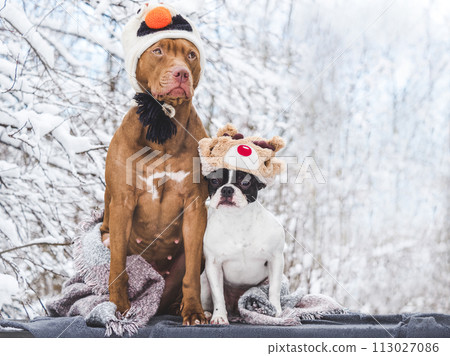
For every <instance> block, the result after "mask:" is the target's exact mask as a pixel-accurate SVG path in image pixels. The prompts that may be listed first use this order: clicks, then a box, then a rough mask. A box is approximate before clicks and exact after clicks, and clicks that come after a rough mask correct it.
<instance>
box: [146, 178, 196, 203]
mask: <svg viewBox="0 0 450 356" xmlns="http://www.w3.org/2000/svg"><path fill="white" fill-rule="evenodd" d="M188 175H189V172H185V171H176V172H166V171H162V172H156V173H154V174H150V175H149V176H147V178H144V177H142V176H138V177H139V179H140V180H142V181H144V182H145V183H146V185H147V187H146V189H147V192H148V193H152V199H153V200H155V199H157V198H159V193H158V190H157V187H156V186H155V184H154V180H155V179H160V178H163V180H162V181H160V182H159V185H158V186H160V185H162V184H164V183H165V182H167V180H168V179H171V180H174V181H175V182H177V183H181V182H182V181H183V180H184V179H185V178H186V177H187V176H188Z"/></svg>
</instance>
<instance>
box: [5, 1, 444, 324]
mask: <svg viewBox="0 0 450 356" xmlns="http://www.w3.org/2000/svg"><path fill="white" fill-rule="evenodd" d="M167 2H168V3H171V4H173V5H175V6H177V7H179V8H180V10H181V11H182V12H184V13H185V14H186V15H188V16H189V17H190V18H192V19H193V21H194V22H195V23H196V24H198V27H199V30H200V32H201V35H202V37H203V39H204V40H205V43H206V53H207V57H208V58H207V59H208V63H207V68H206V73H205V77H204V79H203V80H202V83H201V84H200V86H199V88H198V90H197V92H196V95H195V98H194V101H195V105H196V107H197V110H198V112H199V115H200V116H201V118H202V120H203V122H204V124H205V127H206V128H207V130H208V132H209V133H210V134H214V133H215V131H216V129H217V128H218V127H219V126H221V125H223V124H225V123H226V122H232V123H234V124H235V125H236V126H237V127H239V128H240V130H241V131H242V132H243V133H244V134H246V135H247V134H254V133H260V134H261V135H267V136H270V135H274V134H279V135H281V136H283V137H284V138H285V139H286V141H287V148H286V149H285V150H284V152H282V155H284V156H289V157H290V158H287V159H289V160H290V161H294V160H296V162H298V163H297V164H294V163H291V164H289V178H290V179H289V183H288V184H281V182H278V183H277V184H275V185H274V186H272V187H270V188H267V189H266V191H262V192H261V200H262V201H263V203H264V205H265V206H266V207H267V208H268V209H269V210H271V211H272V212H274V213H275V214H276V215H277V216H278V217H279V219H280V222H281V223H282V224H283V226H284V227H285V228H286V230H287V235H286V253H285V257H286V271H285V272H286V274H287V275H288V276H289V277H290V279H291V284H292V287H293V288H294V287H297V286H300V287H302V288H303V289H304V290H305V291H307V292H321V293H324V294H329V295H332V296H334V297H336V298H337V299H338V300H339V301H340V302H341V303H343V304H344V305H346V306H348V307H350V308H353V309H362V310H364V311H367V312H371V313H377V312H378V313H388V312H401V311H412V310H423V311H430V310H434V311H440V312H450V304H449V300H450V299H449V298H448V296H449V292H450V290H449V286H450V277H449V276H450V266H449V260H450V258H449V252H450V225H449V221H450V205H449V204H450V196H449V191H450V172H449V166H450V165H449V163H450V156H449V151H448V144H449V118H450V104H449V103H450V97H449V96H450V91H449V89H450V88H449V78H450V65H449V63H450V50H449V49H450V48H449V43H448V41H446V39H448V38H449V37H450V33H449V32H450V30H449V28H448V26H447V24H448V23H449V20H450V18H449V11H448V5H447V4H446V2H445V1H443V0H440V1H437V0H435V1H432V0H430V1H420V2H419V1H413V2H411V1H406V0H403V1H397V2H395V3H393V2H391V1H379V2H372V3H370V4H369V3H367V2H365V3H361V2H358V1H356V0H355V1H350V2H345V3H342V2H341V1H337V0H336V1H323V2H322V1H312V0H301V1H293V0H277V1H275V0H261V1H251V0H240V1H237V0H198V1H181V0H178V1H170V0H167ZM139 3H140V2H139V1H133V0H112V1H104V0H101V1H100V0H97V1H88V0H87V1H77V0H69V1H64V2H59V1H56V0H46V1H40V2H25V1H20V0H3V1H0V39H1V43H0V91H1V97H0V102H1V105H0V308H1V313H2V316H3V317H15V318H21V317H27V316H29V317H32V316H35V315H38V314H45V309H44V306H43V302H42V301H43V299H44V298H46V297H48V296H50V295H54V294H55V293H57V292H58V291H59V290H60V288H61V285H62V283H63V281H64V280H65V278H67V276H69V275H70V274H71V273H72V272H73V263H72V255H71V247H70V243H71V241H72V238H73V237H74V235H75V234H77V229H76V226H77V224H78V222H79V221H80V220H81V219H82V218H83V217H84V216H86V215H88V214H89V213H90V210H91V209H93V208H95V207H99V208H102V207H103V191H104V161H105V155H106V149H107V147H108V144H109V141H110V139H111V137H112V135H113V134H114V131H115V130H116V129H117V127H118V126H119V124H120V122H121V119H122V117H123V115H124V113H125V112H126V111H127V110H128V105H129V103H130V100H131V98H132V97H133V92H132V90H131V87H130V85H129V84H128V82H127V78H126V75H125V73H124V70H123V60H122V48H121V45H120V34H121V29H122V28H123V25H124V24H125V23H126V22H127V20H128V18H129V17H130V16H133V15H134V12H135V11H136V9H137V8H138V5H139ZM445 10H447V11H445ZM307 157H312V158H313V159H314V162H316V163H317V166H318V167H319V169H320V171H321V172H322V174H323V176H324V177H325V179H326V183H325V184H321V183H319V182H317V181H316V180H314V179H310V178H306V179H304V180H303V182H302V184H300V183H299V182H300V181H299V180H298V181H297V183H295V179H296V178H297V177H298V174H299V172H300V170H301V164H302V163H303V162H304V160H305V158H307ZM316 178H317V177H316ZM14 281H17V283H18V284H16V283H15V282H14ZM11 296H12V297H11Z"/></svg>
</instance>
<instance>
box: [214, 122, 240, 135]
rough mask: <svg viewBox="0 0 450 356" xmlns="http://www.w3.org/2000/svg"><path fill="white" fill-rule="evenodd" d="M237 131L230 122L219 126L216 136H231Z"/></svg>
mask: <svg viewBox="0 0 450 356" xmlns="http://www.w3.org/2000/svg"><path fill="white" fill-rule="evenodd" d="M237 133H238V130H237V129H236V127H234V126H233V125H231V124H226V125H225V126H224V127H222V128H220V129H219V131H217V137H220V136H231V137H233V136H234V135H236V134H237Z"/></svg>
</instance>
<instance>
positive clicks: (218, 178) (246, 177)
mask: <svg viewBox="0 0 450 356" xmlns="http://www.w3.org/2000/svg"><path fill="white" fill-rule="evenodd" d="M230 174H233V177H232V179H231V182H230V183H231V184H233V185H234V186H236V187H237V188H239V189H240V190H241V192H242V193H243V194H244V195H245V197H246V198H247V201H248V202H249V203H253V202H254V201H255V200H256V198H257V197H258V191H259V190H261V189H263V188H265V187H266V185H265V184H264V183H262V182H261V181H260V180H259V179H258V178H256V177H255V176H254V175H253V174H250V173H247V172H243V171H230V170H229V169H226V168H221V169H218V170H217V171H214V172H211V173H210V174H208V175H207V176H206V177H205V178H206V180H207V181H208V193H209V196H210V197H212V196H213V195H214V194H216V192H217V190H218V189H220V188H221V187H223V186H224V185H225V184H227V183H228V181H229V180H230ZM244 181H245V182H246V183H245V184H243V182H244Z"/></svg>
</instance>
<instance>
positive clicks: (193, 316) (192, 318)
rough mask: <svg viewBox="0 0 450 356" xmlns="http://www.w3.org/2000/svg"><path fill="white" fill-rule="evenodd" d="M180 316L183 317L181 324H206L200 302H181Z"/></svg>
mask: <svg viewBox="0 0 450 356" xmlns="http://www.w3.org/2000/svg"><path fill="white" fill-rule="evenodd" d="M181 316H182V317H183V325H203V324H208V321H207V320H206V317H205V314H204V313H203V308H202V307H201V305H200V304H198V305H192V304H187V303H186V304H184V303H183V304H182V310H181Z"/></svg>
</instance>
